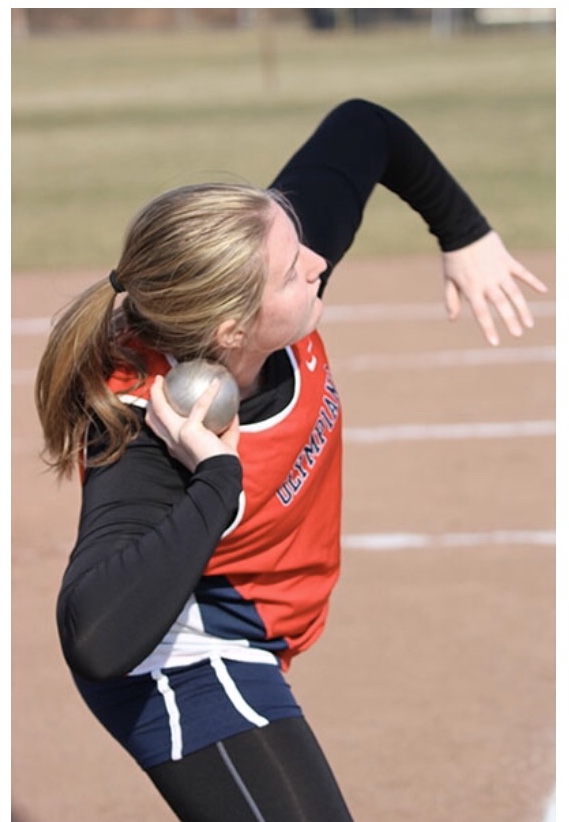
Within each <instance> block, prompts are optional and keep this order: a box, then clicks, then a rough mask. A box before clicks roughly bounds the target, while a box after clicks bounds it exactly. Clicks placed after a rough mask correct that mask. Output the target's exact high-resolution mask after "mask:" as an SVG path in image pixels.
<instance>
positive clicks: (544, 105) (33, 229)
mask: <svg viewBox="0 0 569 822" xmlns="http://www.w3.org/2000/svg"><path fill="white" fill-rule="evenodd" d="M272 47H273V55H274V60H273V63H272V64H268V65H267V63H266V61H265V60H264V58H263V54H264V52H263V49H262V38H261V36H260V34H259V32H257V31H255V30H241V31H201V30H200V31H180V32H172V33H157V34H153V35H150V34H134V35H127V34H120V35H110V36H109V35H105V36H103V35H96V36H78V35H76V36H67V37H52V38H32V39H29V40H22V41H15V42H14V43H13V44H12V268H13V270H22V269H27V268H42V269H46V270H53V269H62V268H68V269H74V268H80V267H94V268H97V269H105V268H110V267H112V265H113V263H114V262H115V261H116V258H117V256H118V253H119V249H120V244H121V241H122V236H123V233H124V229H125V226H126V224H127V222H128V221H129V220H130V218H131V216H132V215H133V213H134V212H135V211H136V210H137V209H138V208H139V207H140V206H141V205H142V204H143V203H144V202H146V201H147V200H148V199H149V198H150V197H153V196H154V195H155V194H157V193H159V192H160V191H163V190H165V189H167V188H172V187H174V186H177V185H180V184H182V183H186V182H194V181H203V180H207V179H246V180H250V181H252V182H255V183H260V184H267V183H268V182H269V181H270V179H271V177H272V175H273V174H274V173H275V172H276V171H277V170H278V168H279V167H280V166H281V164H282V163H283V162H284V161H285V160H286V158H287V156H288V154H289V153H290V152H292V151H293V150H294V149H295V148H296V147H297V146H298V145H299V143H300V142H301V141H302V140H304V139H305V137H306V136H307V135H308V134H309V133H310V131H311V130H312V129H313V128H314V127H315V125H316V124H317V122H318V121H319V119H320V118H321V117H323V116H324V115H325V114H326V112H327V111H328V109H329V108H330V107H331V106H333V105H335V104H336V103H338V102H340V101H341V100H343V99H346V98H348V97H352V96H359V97H367V98H369V99H372V100H375V101H377V102H380V103H382V104H383V105H386V106H388V107H390V108H392V109H394V110H395V111H397V112H398V113H399V114H400V115H401V116H403V117H404V118H405V119H407V120H408V121H409V122H410V123H411V124H412V125H413V126H414V127H415V128H416V129H417V130H418V131H419V132H420V133H421V134H422V135H423V137H424V138H425V139H426V140H427V142H429V143H430V144H431V146H432V147H433V148H434V149H435V151H436V152H437V153H438V154H439V156H440V157H441V158H442V159H443V160H444V161H445V163H446V164H447V166H448V167H449V169H450V170H451V171H452V172H453V173H454V174H455V176H456V177H458V179H459V180H460V181H461V182H463V184H464V185H465V187H466V188H467V189H468V191H469V192H470V193H471V195H472V196H473V197H474V199H475V200H476V201H477V202H478V204H479V205H480V207H481V208H482V210H483V211H484V212H485V213H486V215H487V216H488V217H489V219H490V220H491V222H492V223H493V224H494V225H495V227H496V228H497V229H498V230H499V231H500V232H501V233H502V235H503V237H504V239H505V240H506V242H507V243H508V244H509V245H510V246H511V247H515V248H518V249H520V248H521V249H523V248H527V249H533V248H552V247H553V246H554V243H555V210H554V209H555V39H554V36H553V34H551V33H549V34H548V33H540V34H535V33H534V34H532V33H530V32H509V33H506V32H501V33H494V34H490V33H488V34H477V35H473V34H470V35H462V36H457V37H454V38H451V39H443V40H438V39H435V38H434V37H433V36H432V35H431V32H430V31H429V30H428V29H424V30H419V31H417V30H414V31H410V32H407V31H404V30H373V31H370V32H365V33H357V32H348V31H337V32H333V33H327V34H324V33H315V32H310V31H308V30H303V29H302V28H299V29H295V28H285V29H283V30H279V31H276V32H273V36H272ZM434 247H435V246H434V240H433V238H432V237H431V236H430V235H429V234H428V233H427V231H426V230H425V228H424V226H423V224H422V222H421V220H420V218H419V217H418V216H417V215H416V214H414V213H413V212H411V211H410V210H409V209H408V207H407V206H405V205H404V204H402V203H401V202H400V201H399V200H398V199H397V198H396V197H394V196H393V195H392V194H390V193H389V192H387V191H386V190H384V189H381V188H378V189H377V191H376V193H375V194H374V196H373V197H372V200H371V201H370V204H369V207H368V212H367V215H366V220H365V221H364V225H363V227H362V229H361V231H360V234H359V236H358V239H357V242H356V244H355V246H354V248H353V251H352V253H353V254H356V255H360V256H371V255H376V254H400V253H415V252H423V251H426V250H432V249H433V248H434Z"/></svg>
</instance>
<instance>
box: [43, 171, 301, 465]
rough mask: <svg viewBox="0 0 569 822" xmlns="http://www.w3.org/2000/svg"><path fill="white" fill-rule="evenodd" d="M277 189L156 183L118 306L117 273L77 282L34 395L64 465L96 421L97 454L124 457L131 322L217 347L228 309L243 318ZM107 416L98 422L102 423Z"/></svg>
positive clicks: (150, 333) (185, 349) (250, 305)
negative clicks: (159, 186)
mask: <svg viewBox="0 0 569 822" xmlns="http://www.w3.org/2000/svg"><path fill="white" fill-rule="evenodd" d="M275 202H276V203H278V204H279V205H281V206H282V207H283V208H285V210H286V211H287V213H289V214H290V216H291V217H293V219H294V215H293V213H292V209H291V208H290V206H289V205H288V202H287V201H286V199H285V198H284V197H283V196H282V195H281V194H279V193H278V192H275V191H268V190H264V189H258V188H254V187H253V186H248V185H239V184H222V183H214V184H206V185H195V186H183V187H180V188H177V189H174V190H172V191H169V192H166V193H165V194H162V195H160V196H159V197H157V198H156V199H154V200H152V201H151V202H150V203H149V204H148V205H147V206H146V207H144V208H143V209H142V210H141V211H140V212H139V213H138V215H137V216H136V217H135V218H134V220H133V221H132V223H131V225H130V227H129V229H128V231H127V234H126V237H125V241H124V246H123V251H122V255H121V258H120V260H119V263H118V265H117V266H116V268H115V272H114V280H115V284H118V285H119V286H120V288H121V289H122V290H124V291H125V292H126V294H125V298H124V302H123V304H122V306H121V307H120V308H118V309H117V308H116V307H115V296H116V294H115V290H114V288H113V286H112V285H111V284H110V282H109V279H108V278H105V279H103V280H100V281H99V282H97V283H95V284H94V285H93V286H92V287H91V288H89V289H88V290H87V291H85V292H84V293H83V294H81V295H80V296H79V297H78V298H77V299H76V300H75V301H74V302H73V303H72V304H71V305H70V307H69V308H68V309H67V310H66V311H65V313H63V315H62V316H61V317H60V318H59V320H58V321H57V323H56V324H55V326H54V328H53V330H52V333H51V335H50V338H49V340H48V343H47V347H46V349H45V352H44V354H43V356H42V359H41V361H40V365H39V370H38V375H37V379H36V388H35V397H36V406H37V409H38V414H39V418H40V422H41V424H42V429H43V434H44V451H43V455H44V459H45V461H46V462H47V463H48V464H49V465H50V466H51V467H52V468H53V469H54V470H55V471H56V472H57V473H58V474H59V475H60V476H68V475H70V474H71V473H72V471H73V468H74V467H75V465H76V464H77V458H78V456H79V455H80V453H81V452H82V450H83V448H84V446H85V444H86V435H87V432H88V431H89V429H90V427H91V423H94V422H98V423H100V424H102V428H103V441H102V446H101V449H100V450H99V452H98V453H97V455H96V457H93V458H92V459H91V461H90V464H91V465H106V464H109V463H111V462H113V461H115V460H116V459H118V458H119V457H120V456H121V454H122V453H123V452H124V450H125V448H126V446H127V444H128V441H129V440H130V439H131V438H132V437H133V436H135V435H136V433H137V432H138V431H139V429H140V420H139V417H138V416H137V415H136V414H135V413H134V412H133V411H132V409H130V408H128V406H125V405H124V404H123V403H121V402H120V401H119V400H118V399H117V398H116V397H115V396H114V395H113V394H112V393H111V391H110V390H109V389H108V387H107V384H106V381H107V379H108V377H109V376H110V374H111V373H112V372H113V370H114V369H115V368H116V366H117V365H119V364H121V363H123V364H124V363H125V362H126V363H129V364H130V365H134V366H135V368H136V369H137V372H138V374H139V378H140V379H141V380H142V379H143V378H144V376H145V373H144V367H143V365H142V363H141V362H140V361H138V360H137V359H136V357H135V355H134V354H133V352H132V350H130V349H128V348H127V347H125V346H123V345H121V337H122V336H123V335H124V332H125V331H127V332H128V333H129V334H134V336H135V337H136V338H137V339H139V340H141V341H142V342H143V343H144V344H145V345H147V346H149V347H150V348H152V349H154V350H156V351H160V352H162V353H165V354H170V355H172V356H174V357H175V358H176V359H179V360H183V359H191V358H193V357H200V356H209V357H211V358H213V359H220V358H221V352H220V351H219V349H218V348H217V347H216V340H215V334H216V331H217V329H218V327H219V325H220V324H221V323H222V322H223V321H224V320H227V319H232V320H235V321H237V323H238V324H239V326H241V327H245V326H247V325H248V324H249V323H250V322H251V321H252V320H253V319H254V317H255V316H256V314H257V312H258V311H259V308H260V305H261V299H262V294H263V290H264V286H265V282H266V237H267V233H268V230H269V228H270V225H271V222H272V219H273V208H272V207H273V205H274V203H275ZM99 428H100V425H99Z"/></svg>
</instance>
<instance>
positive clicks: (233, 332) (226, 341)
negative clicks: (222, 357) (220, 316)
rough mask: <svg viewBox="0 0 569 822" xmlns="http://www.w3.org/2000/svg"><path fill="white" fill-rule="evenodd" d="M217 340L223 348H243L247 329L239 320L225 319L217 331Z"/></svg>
mask: <svg viewBox="0 0 569 822" xmlns="http://www.w3.org/2000/svg"><path fill="white" fill-rule="evenodd" d="M215 341H216V343H217V345H218V346H219V347H220V348H222V349H223V350H225V351H227V350H229V349H235V348H241V347H242V345H243V343H244V341H245V331H244V330H243V329H242V328H240V327H239V324H238V322H237V320H224V321H223V322H222V323H221V325H220V326H219V328H218V329H217V331H216V332H215Z"/></svg>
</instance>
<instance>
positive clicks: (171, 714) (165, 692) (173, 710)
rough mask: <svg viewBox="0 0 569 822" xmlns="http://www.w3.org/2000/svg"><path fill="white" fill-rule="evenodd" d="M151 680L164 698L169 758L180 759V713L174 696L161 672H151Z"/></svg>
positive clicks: (168, 682)
mask: <svg viewBox="0 0 569 822" xmlns="http://www.w3.org/2000/svg"><path fill="white" fill-rule="evenodd" d="M152 678H153V679H154V680H155V682H156V687H157V688H158V690H159V691H160V693H161V694H162V696H163V697H164V705H165V706H166V711H167V713H168V721H169V723H170V739H171V743H172V748H171V753H170V756H171V758H172V759H181V758H182V726H181V725H180V711H179V710H178V705H177V704H176V694H175V693H174V691H173V690H172V688H171V687H170V680H169V679H168V677H167V676H166V674H164V673H162V671H152Z"/></svg>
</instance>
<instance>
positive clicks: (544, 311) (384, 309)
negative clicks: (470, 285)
mask: <svg viewBox="0 0 569 822" xmlns="http://www.w3.org/2000/svg"><path fill="white" fill-rule="evenodd" d="M555 307H556V303H555V302H554V301H543V302H537V303H532V304H531V305H530V308H531V311H532V314H533V315H534V317H554V316H555ZM441 319H443V320H444V319H446V313H445V311H444V308H443V307H442V305H441V303H393V304H386V303H371V304H366V305H326V307H325V310H324V314H323V318H322V322H323V323H349V322H359V323H362V322H391V321H394V320H403V321H407V322H414V321H415V320H441ZM52 323H53V318H52V317H14V318H13V319H12V334H13V335H14V336H30V335H34V334H46V333H48V332H49V331H50V330H51V327H52Z"/></svg>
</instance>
